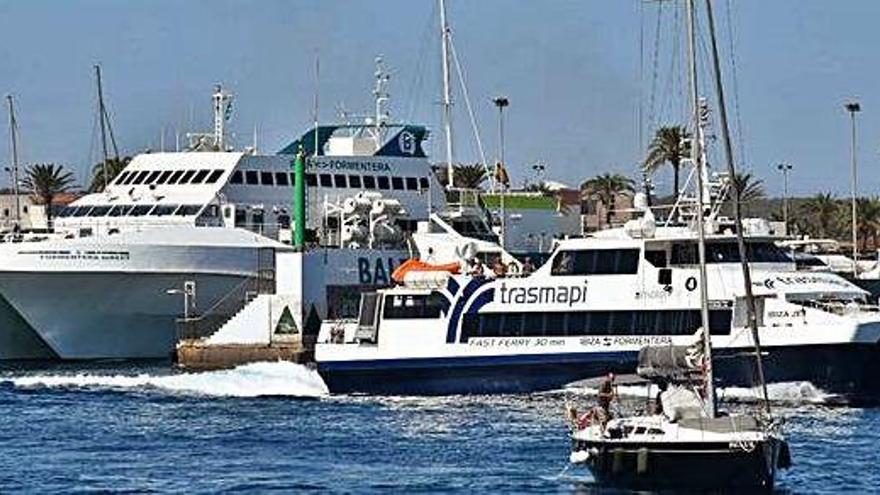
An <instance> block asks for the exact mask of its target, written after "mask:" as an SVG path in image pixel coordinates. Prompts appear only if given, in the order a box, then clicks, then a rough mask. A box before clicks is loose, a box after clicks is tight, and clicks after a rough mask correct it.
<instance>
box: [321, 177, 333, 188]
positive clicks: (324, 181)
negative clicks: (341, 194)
mask: <svg viewBox="0 0 880 495" xmlns="http://www.w3.org/2000/svg"><path fill="white" fill-rule="evenodd" d="M320 178H321V187H333V177H331V176H330V174H321V175H320Z"/></svg>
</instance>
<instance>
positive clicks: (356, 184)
mask: <svg viewBox="0 0 880 495" xmlns="http://www.w3.org/2000/svg"><path fill="white" fill-rule="evenodd" d="M348 187H352V188H354V189H360V188H361V187H363V186H362V185H361V176H360V175H349V176H348Z"/></svg>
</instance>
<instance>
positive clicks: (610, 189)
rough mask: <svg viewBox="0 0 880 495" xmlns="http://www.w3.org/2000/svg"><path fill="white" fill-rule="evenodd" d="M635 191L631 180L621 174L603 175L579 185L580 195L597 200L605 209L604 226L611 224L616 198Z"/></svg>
mask: <svg viewBox="0 0 880 495" xmlns="http://www.w3.org/2000/svg"><path fill="white" fill-rule="evenodd" d="M633 191H635V188H634V182H633V180H632V179H630V178H629V177H627V176H625V175H621V174H610V173H604V174H602V175H597V176H595V177H593V178H592V179H589V180H587V181H586V182H584V183H583V184H581V195H582V196H583V197H584V198H587V199H595V200H598V201H599V202H600V203H602V205H603V206H604V207H605V225H610V224H611V216H612V214H613V213H614V201H615V199H616V198H617V196H619V195H621V194H624V193H632V192H633Z"/></svg>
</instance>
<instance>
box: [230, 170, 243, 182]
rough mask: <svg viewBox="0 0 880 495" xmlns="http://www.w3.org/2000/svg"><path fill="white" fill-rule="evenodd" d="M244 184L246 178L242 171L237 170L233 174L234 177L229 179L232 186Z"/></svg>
mask: <svg viewBox="0 0 880 495" xmlns="http://www.w3.org/2000/svg"><path fill="white" fill-rule="evenodd" d="M242 182H244V177H243V176H242V173H241V170H236V171H235V172H232V177H230V179H229V183H230V184H241V183H242Z"/></svg>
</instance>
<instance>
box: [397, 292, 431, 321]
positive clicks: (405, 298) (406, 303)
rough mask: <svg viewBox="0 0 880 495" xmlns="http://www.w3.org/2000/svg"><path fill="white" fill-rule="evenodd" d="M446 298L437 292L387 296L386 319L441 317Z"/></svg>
mask: <svg viewBox="0 0 880 495" xmlns="http://www.w3.org/2000/svg"><path fill="white" fill-rule="evenodd" d="M443 307H444V298H443V296H441V295H440V294H438V293H436V292H432V293H430V294H405V295H391V294H388V295H386V296H385V312H384V315H385V319H386V320H393V319H403V318H407V319H417V318H439V317H440V312H441V310H442V309H443Z"/></svg>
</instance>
